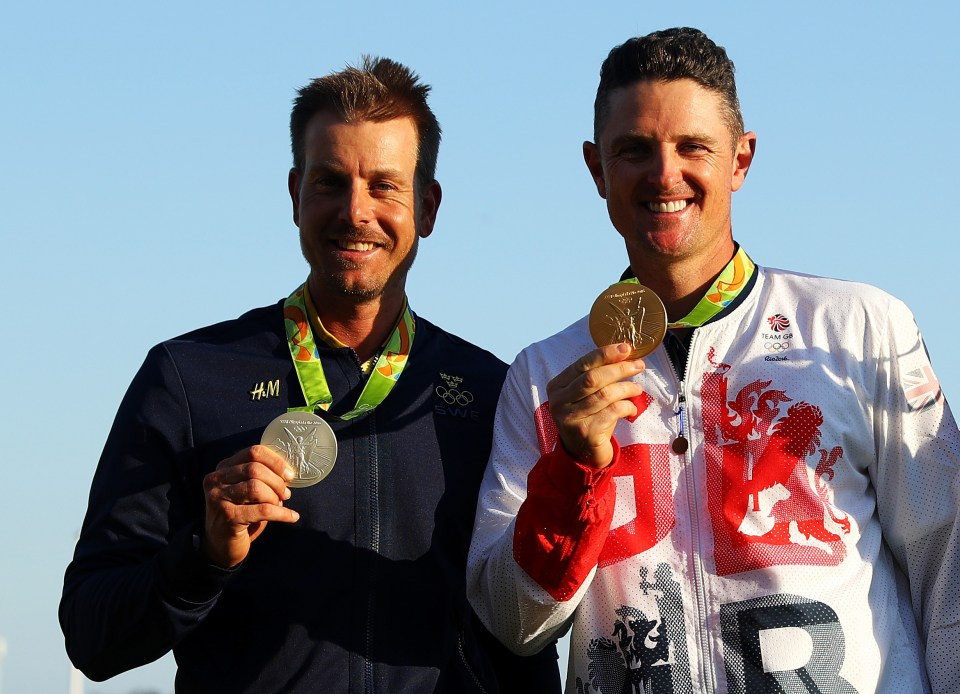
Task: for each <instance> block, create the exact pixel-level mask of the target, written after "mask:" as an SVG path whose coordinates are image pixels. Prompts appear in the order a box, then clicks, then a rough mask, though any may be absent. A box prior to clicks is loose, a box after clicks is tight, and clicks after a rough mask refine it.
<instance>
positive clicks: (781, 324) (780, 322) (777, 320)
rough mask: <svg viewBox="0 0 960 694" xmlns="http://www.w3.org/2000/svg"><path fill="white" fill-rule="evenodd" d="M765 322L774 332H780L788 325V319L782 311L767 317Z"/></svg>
mask: <svg viewBox="0 0 960 694" xmlns="http://www.w3.org/2000/svg"><path fill="white" fill-rule="evenodd" d="M767 322H768V323H769V324H770V328H771V329H772V330H773V331H774V332H778V333H782V332H783V331H784V330H786V329H787V328H789V327H790V319H789V318H787V317H786V316H785V315H783V314H782V313H776V314H774V315H772V316H770V317H769V318H767Z"/></svg>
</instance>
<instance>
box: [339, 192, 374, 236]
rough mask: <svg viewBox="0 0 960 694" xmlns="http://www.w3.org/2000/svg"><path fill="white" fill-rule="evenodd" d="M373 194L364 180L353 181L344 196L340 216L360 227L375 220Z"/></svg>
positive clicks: (352, 224)
mask: <svg viewBox="0 0 960 694" xmlns="http://www.w3.org/2000/svg"><path fill="white" fill-rule="evenodd" d="M373 216H374V215H373V196H371V195H370V190H369V188H368V186H367V184H366V183H365V182H363V181H351V182H350V184H349V185H348V186H347V187H346V190H345V191H344V196H343V205H342V206H341V208H340V218H341V219H342V220H343V221H345V222H348V223H349V224H350V225H351V226H354V227H360V226H363V225H365V224H369V223H370V222H371V221H372V220H373Z"/></svg>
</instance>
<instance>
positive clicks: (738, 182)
mask: <svg viewBox="0 0 960 694" xmlns="http://www.w3.org/2000/svg"><path fill="white" fill-rule="evenodd" d="M756 151H757V134H756V133H755V132H753V131H752V130H751V131H750V132H748V133H744V134H743V135H741V136H740V141H739V142H738V143H737V151H736V152H735V153H734V156H733V175H732V177H731V180H730V190H732V191H738V190H740V186H742V185H743V181H744V179H746V177H747V171H749V170H750V164H751V163H753V155H754V154H755V153H756Z"/></svg>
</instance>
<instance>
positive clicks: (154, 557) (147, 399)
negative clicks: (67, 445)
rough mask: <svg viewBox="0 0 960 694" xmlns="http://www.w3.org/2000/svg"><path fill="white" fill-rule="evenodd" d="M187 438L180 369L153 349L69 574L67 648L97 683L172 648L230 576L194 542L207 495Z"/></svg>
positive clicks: (96, 486)
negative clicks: (191, 471)
mask: <svg viewBox="0 0 960 694" xmlns="http://www.w3.org/2000/svg"><path fill="white" fill-rule="evenodd" d="M191 439H192V437H191V428H190V423H189V416H188V409H187V401H186V398H185V396H184V393H183V389H182V386H181V384H180V380H179V377H178V374H177V371H176V367H175V365H174V364H173V362H172V360H171V359H170V357H169V355H168V353H167V352H166V350H165V349H164V348H163V347H162V346H161V347H157V348H154V350H152V351H151V353H150V355H148V357H147V360H146V361H145V363H144V365H143V366H142V367H141V369H140V371H139V373H138V374H137V376H136V377H135V379H134V381H133V383H132V384H131V385H130V388H129V389H128V391H127V394H126V395H125V396H124V399H123V402H122V403H121V406H120V409H119V411H118V413H117V416H116V419H115V420H114V424H113V427H112V429H111V432H110V435H109V437H108V439H107V442H106V445H105V446H104V450H103V453H102V455H101V458H100V462H99V464H98V466H97V470H96V473H95V475H94V479H93V483H92V485H91V490H90V498H89V504H88V508H87V514H86V517H85V519H84V523H83V527H82V530H81V532H80V537H79V540H78V541H77V545H76V549H75V553H74V558H73V561H72V562H71V563H70V565H69V566H68V567H67V571H66V576H65V579H64V589H63V595H62V598H61V601H60V610H59V616H60V625H61V628H62V629H63V633H64V636H65V638H66V647H67V654H68V655H69V656H70V659H71V661H72V662H73V663H74V664H75V665H76V667H77V668H78V669H80V670H81V671H82V672H83V673H84V674H85V675H87V677H89V678H91V679H93V680H103V679H107V678H108V677H112V676H114V675H116V674H118V673H120V672H124V671H126V670H129V669H131V668H134V667H137V666H139V665H143V664H145V663H149V662H151V661H153V660H156V659H157V658H160V657H161V656H162V655H164V654H165V653H166V652H168V651H169V650H170V649H171V648H172V647H173V646H174V645H175V644H177V643H178V642H179V641H180V640H181V639H182V638H183V637H184V636H185V635H186V634H188V633H189V632H190V631H191V629H192V628H193V627H194V626H196V625H197V624H198V623H199V622H200V620H202V619H203V617H204V616H205V615H206V614H207V613H208V612H209V611H210V609H212V607H213V605H214V604H215V603H216V599H217V596H218V595H219V592H220V586H221V585H222V582H223V581H225V580H227V578H228V577H229V575H230V573H231V572H230V571H224V570H221V569H218V568H216V567H213V566H209V565H208V564H207V563H206V562H205V561H204V559H203V558H202V556H201V554H200V552H199V551H198V550H197V548H196V547H195V542H194V539H193V536H194V534H195V533H196V532H198V531H199V525H200V521H201V518H202V516H201V517H200V518H198V517H197V513H196V509H197V508H198V506H197V503H198V502H199V503H200V504H202V503H203V497H202V491H201V490H200V489H197V488H194V489H191V488H189V484H188V480H187V479H186V475H185V474H184V472H183V471H184V469H185V467H186V464H187V462H188V459H189V456H190V453H189V451H190V450H191V444H192V440H191ZM197 494H199V498H198V497H196V495H197ZM191 508H192V509H193V512H191ZM199 508H201V509H202V505H201V506H200V507H199ZM201 513H202V511H201Z"/></svg>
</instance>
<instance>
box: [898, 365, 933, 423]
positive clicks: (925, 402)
mask: <svg viewBox="0 0 960 694" xmlns="http://www.w3.org/2000/svg"><path fill="white" fill-rule="evenodd" d="M903 394H904V395H905V396H906V398H907V406H908V407H909V408H910V409H911V410H912V411H913V412H919V411H920V410H924V409H926V408H928V407H930V405H932V404H934V403H935V402H937V401H938V400H939V399H940V397H941V393H940V383H939V382H938V381H937V377H936V376H935V375H934V374H933V369H931V368H930V366H928V365H924V366H921V367H920V368H919V369H914V370H913V371H908V372H907V373H905V374H904V376H903Z"/></svg>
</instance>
